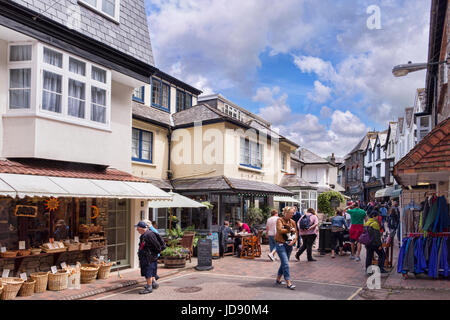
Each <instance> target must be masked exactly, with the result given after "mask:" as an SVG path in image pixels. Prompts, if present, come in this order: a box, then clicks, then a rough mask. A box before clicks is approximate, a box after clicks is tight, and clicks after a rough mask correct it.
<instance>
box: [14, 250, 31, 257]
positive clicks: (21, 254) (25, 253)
mask: <svg viewBox="0 0 450 320" xmlns="http://www.w3.org/2000/svg"><path fill="white" fill-rule="evenodd" d="M30 254H31V250H30V249H24V250H19V252H17V256H18V257H26V256H29V255H30Z"/></svg>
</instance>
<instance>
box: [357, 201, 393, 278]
mask: <svg viewBox="0 0 450 320" xmlns="http://www.w3.org/2000/svg"><path fill="white" fill-rule="evenodd" d="M378 215H379V212H378V211H377V210H373V211H372V212H371V214H370V218H369V219H368V220H367V221H366V223H365V224H364V228H365V229H366V230H364V232H363V234H362V235H361V237H360V239H361V243H362V244H365V245H366V272H367V268H369V267H370V266H371V265H372V260H373V253H374V252H376V253H377V255H378V266H379V267H380V272H381V273H387V271H386V270H385V269H384V260H385V259H386V253H385V252H384V250H383V246H382V241H381V232H380V229H381V228H380V223H379V222H378Z"/></svg>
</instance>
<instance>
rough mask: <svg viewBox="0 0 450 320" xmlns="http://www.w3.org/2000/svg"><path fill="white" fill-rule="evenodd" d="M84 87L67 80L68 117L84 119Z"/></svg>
mask: <svg viewBox="0 0 450 320" xmlns="http://www.w3.org/2000/svg"><path fill="white" fill-rule="evenodd" d="M85 89H86V85H85V84H84V83H83V82H79V81H75V80H72V79H69V111H68V113H69V115H71V116H74V117H77V118H84V110H85V100H86V90H85Z"/></svg>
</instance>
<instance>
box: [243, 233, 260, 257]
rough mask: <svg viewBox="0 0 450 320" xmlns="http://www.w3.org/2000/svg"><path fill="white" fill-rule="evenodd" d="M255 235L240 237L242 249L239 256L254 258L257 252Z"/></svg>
mask: <svg viewBox="0 0 450 320" xmlns="http://www.w3.org/2000/svg"><path fill="white" fill-rule="evenodd" d="M256 241H257V237H256V236H251V237H243V238H242V250H241V258H243V259H255V256H256V253H257V244H256Z"/></svg>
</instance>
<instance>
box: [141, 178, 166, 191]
mask: <svg viewBox="0 0 450 320" xmlns="http://www.w3.org/2000/svg"><path fill="white" fill-rule="evenodd" d="M146 180H148V182H150V183H151V184H152V185H154V186H156V187H158V188H160V189H163V190H167V191H170V190H172V189H173V186H172V184H171V183H170V181H169V180H163V179H150V178H146Z"/></svg>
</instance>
